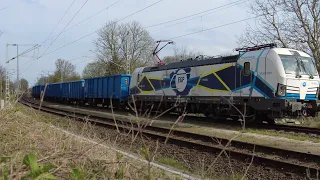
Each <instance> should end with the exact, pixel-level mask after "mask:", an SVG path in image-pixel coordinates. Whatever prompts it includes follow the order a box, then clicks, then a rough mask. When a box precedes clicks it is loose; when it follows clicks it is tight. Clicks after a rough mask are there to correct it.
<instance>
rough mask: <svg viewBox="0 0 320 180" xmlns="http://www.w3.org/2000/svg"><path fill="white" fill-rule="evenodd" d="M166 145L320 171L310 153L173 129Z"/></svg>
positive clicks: (107, 121)
mask: <svg viewBox="0 0 320 180" xmlns="http://www.w3.org/2000/svg"><path fill="white" fill-rule="evenodd" d="M20 103H22V104H24V105H27V106H30V107H32V108H35V109H38V108H39V104H38V103H37V102H33V101H30V100H28V99H21V100H20ZM41 110H42V111H45V112H48V113H53V114H56V115H60V116H69V117H73V118H76V119H79V120H82V119H84V118H86V117H88V116H90V119H89V121H92V122H94V123H95V124H98V125H101V126H106V127H108V128H116V126H115V123H114V119H112V118H110V117H103V116H99V115H94V114H92V113H90V112H83V111H82V112H79V111H72V112H71V111H70V110H66V109H65V110H61V109H57V108H54V107H48V106H46V105H42V107H41ZM116 122H117V124H118V128H119V129H121V130H122V131H130V130H131V131H135V132H141V129H139V128H138V125H137V124H131V123H129V122H128V121H123V120H116ZM169 132H170V129H168V128H163V127H155V126H149V125H147V126H145V127H144V128H143V129H142V133H143V134H144V135H145V136H147V137H149V138H152V139H157V140H161V141H165V140H166V139H167V136H168V134H169ZM169 137H170V138H169V139H168V141H167V143H172V144H175V145H178V146H181V147H187V148H191V149H197V150H198V151H201V152H208V153H215V154H217V153H219V152H222V151H227V152H228V154H229V155H230V156H231V158H235V159H238V160H241V161H247V160H248V159H249V160H250V159H252V163H253V164H259V165H261V164H262V165H263V166H264V167H268V168H275V169H279V170H281V171H282V172H287V173H291V174H295V175H298V176H301V177H306V174H307V171H309V172H310V174H311V176H313V177H315V175H316V174H317V172H318V169H319V168H320V162H319V159H320V156H319V155H314V154H308V153H303V152H296V151H290V150H284V149H280V148H274V147H268V146H262V145H256V144H251V143H246V142H241V141H235V140H233V141H232V142H230V141H229V140H228V139H223V138H215V137H212V136H206V135H199V134H194V133H190V132H184V131H177V130H174V131H173V132H172V133H171V135H170V136H169Z"/></svg>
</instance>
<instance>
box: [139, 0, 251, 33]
mask: <svg viewBox="0 0 320 180" xmlns="http://www.w3.org/2000/svg"><path fill="white" fill-rule="evenodd" d="M245 1H247V0H238V1H234V2H231V3H228V4H225V5H222V6H218V7H215V8H212V9H208V10H205V11H201V12H197V13H194V14H191V15H188V16H184V17H180V18H177V19H173V20H169V21H165V22H161V23H157V24H153V25H149V26H147V27H145V28H151V27H155V26H160V25H163V24H168V23H171V22H175V21H179V20H182V19H186V18H189V17H193V16H197V15H199V14H204V13H207V12H210V11H213V10H216V9H219V8H223V7H226V6H230V5H233V4H236V3H239V2H241V3H244V2H245Z"/></svg>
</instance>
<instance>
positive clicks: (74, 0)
mask: <svg viewBox="0 0 320 180" xmlns="http://www.w3.org/2000/svg"><path fill="white" fill-rule="evenodd" d="M74 2H76V0H73V2H72V3H71V4H70V6H69V7H68V9H67V10H66V12H65V13H64V14H63V16H62V17H61V18H60V20H59V21H58V23H57V24H56V26H55V27H54V28H53V29H52V31H51V32H50V34H49V35H48V36H47V38H46V39H45V40H44V41H43V42H46V41H47V40H48V39H49V37H50V35H51V34H52V33H53V31H54V30H55V29H56V28H57V27H58V25H59V24H60V22H61V20H62V19H63V18H64V16H65V15H66V14H67V13H68V12H69V10H70V8H71V7H72V5H73V4H74ZM43 42H42V43H43ZM42 43H41V44H42Z"/></svg>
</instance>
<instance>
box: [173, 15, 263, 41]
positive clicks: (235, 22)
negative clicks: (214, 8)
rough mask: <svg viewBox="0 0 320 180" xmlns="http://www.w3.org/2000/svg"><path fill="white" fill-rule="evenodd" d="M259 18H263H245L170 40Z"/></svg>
mask: <svg viewBox="0 0 320 180" xmlns="http://www.w3.org/2000/svg"><path fill="white" fill-rule="evenodd" d="M260 16H263V15H258V16H255V17H251V18H246V19H242V20H238V21H234V22H231V23H227V24H223V25H219V26H215V27H212V28H207V29H203V30H200V31H195V32H192V33H187V34H183V35H179V36H175V37H172V38H170V39H178V38H181V37H185V36H189V35H192V34H198V33H201V32H204V31H209V30H212V29H216V28H221V27H224V26H229V25H232V24H237V23H240V22H244V21H248V20H251V19H255V18H257V17H260Z"/></svg>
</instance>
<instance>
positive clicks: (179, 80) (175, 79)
mask: <svg viewBox="0 0 320 180" xmlns="http://www.w3.org/2000/svg"><path fill="white" fill-rule="evenodd" d="M190 72H191V68H184V69H177V70H176V71H173V72H171V74H170V79H171V80H170V87H171V88H172V90H173V91H175V92H176V95H188V94H189V92H190V90H191V88H192V86H189V85H188V79H189V78H190Z"/></svg>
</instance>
